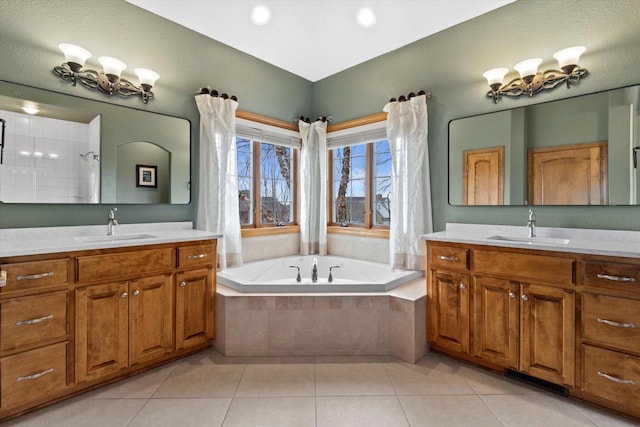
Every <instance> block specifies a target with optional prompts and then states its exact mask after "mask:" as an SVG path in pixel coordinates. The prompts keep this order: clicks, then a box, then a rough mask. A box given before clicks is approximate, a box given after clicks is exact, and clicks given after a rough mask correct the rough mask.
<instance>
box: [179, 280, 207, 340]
mask: <svg viewBox="0 0 640 427" xmlns="http://www.w3.org/2000/svg"><path fill="white" fill-rule="evenodd" d="M213 280H214V279H213V270H212V269H211V268H201V269H198V270H191V271H185V272H180V273H178V274H177V275H176V283H177V286H176V349H178V350H180V349H186V348H189V347H193V346H197V345H200V344H203V343H206V342H207V341H208V340H209V339H211V338H213V337H214V310H213V307H214V304H215V300H214V298H215V288H214V281H213Z"/></svg>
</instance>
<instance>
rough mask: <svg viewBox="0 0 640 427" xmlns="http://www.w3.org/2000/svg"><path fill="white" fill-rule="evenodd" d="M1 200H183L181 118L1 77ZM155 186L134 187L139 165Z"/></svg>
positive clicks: (186, 142) (186, 168)
mask: <svg viewBox="0 0 640 427" xmlns="http://www.w3.org/2000/svg"><path fill="white" fill-rule="evenodd" d="M0 126H3V127H4V129H2V132H3V139H2V145H0V150H1V159H0V160H1V163H0V202H2V203H69V204H86V203H108V204H114V203H117V204H126V203H135V204H147V203H149V204H188V203H189V202H190V200H191V192H190V174H191V170H190V167H191V156H190V153H191V124H190V122H189V121H188V120H186V119H182V118H177V117H171V116H166V115H162V114H157V113H150V112H147V111H142V110H137V109H135V108H129V107H123V106H119V105H114V104H109V103H105V102H100V101H95V100H90V99H86V98H80V97H75V96H72V95H66V94H62V93H58V92H53V91H49V90H44V89H39V88H34V87H30V86H24V85H20V84H16V83H11V82H6V81H0ZM137 165H145V166H147V167H149V169H148V170H153V171H154V172H155V173H154V176H153V183H154V185H137V184H138V183H139V181H138V173H139V169H138V168H137Z"/></svg>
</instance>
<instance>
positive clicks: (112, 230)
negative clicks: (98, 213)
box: [107, 208, 118, 236]
mask: <svg viewBox="0 0 640 427" xmlns="http://www.w3.org/2000/svg"><path fill="white" fill-rule="evenodd" d="M117 211H118V208H111V209H109V217H108V218H107V236H115V234H116V225H118V220H117V219H116V212H117Z"/></svg>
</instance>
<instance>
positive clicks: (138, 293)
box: [133, 289, 140, 297]
mask: <svg viewBox="0 0 640 427" xmlns="http://www.w3.org/2000/svg"><path fill="white" fill-rule="evenodd" d="M138 295H140V291H139V290H137V289H136V290H135V291H133V296H135V297H137V296H138Z"/></svg>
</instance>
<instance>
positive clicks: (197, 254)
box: [178, 244, 214, 268]
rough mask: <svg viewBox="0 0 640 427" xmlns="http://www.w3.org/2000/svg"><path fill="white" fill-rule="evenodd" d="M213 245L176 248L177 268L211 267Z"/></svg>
mask: <svg viewBox="0 0 640 427" xmlns="http://www.w3.org/2000/svg"><path fill="white" fill-rule="evenodd" d="M213 253H214V252H213V245H212V244H208V245H196V246H180V247H179V248H178V268H185V267H193V266H202V265H212V264H213V263H214V259H213Z"/></svg>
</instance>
